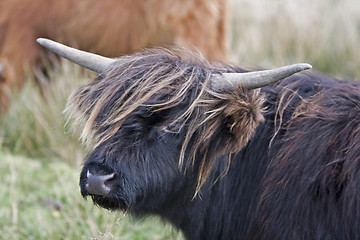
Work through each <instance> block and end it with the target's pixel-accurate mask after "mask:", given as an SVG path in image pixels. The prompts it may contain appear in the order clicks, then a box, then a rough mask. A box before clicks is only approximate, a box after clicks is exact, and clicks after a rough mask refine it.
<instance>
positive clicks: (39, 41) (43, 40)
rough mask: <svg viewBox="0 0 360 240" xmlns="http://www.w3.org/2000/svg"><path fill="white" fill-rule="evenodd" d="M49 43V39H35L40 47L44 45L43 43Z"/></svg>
mask: <svg viewBox="0 0 360 240" xmlns="http://www.w3.org/2000/svg"><path fill="white" fill-rule="evenodd" d="M47 41H50V40H49V39H46V38H38V39H36V42H37V43H39V44H40V45H44V44H45V42H47Z"/></svg>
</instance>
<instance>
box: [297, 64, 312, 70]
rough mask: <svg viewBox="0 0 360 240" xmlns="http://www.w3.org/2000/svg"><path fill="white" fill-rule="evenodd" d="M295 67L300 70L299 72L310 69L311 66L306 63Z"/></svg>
mask: <svg viewBox="0 0 360 240" xmlns="http://www.w3.org/2000/svg"><path fill="white" fill-rule="evenodd" d="M297 66H298V68H299V69H300V71H304V70H309V69H312V66H311V65H310V64H308V63H299V64H297Z"/></svg>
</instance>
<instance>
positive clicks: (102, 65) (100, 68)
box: [36, 38, 115, 73]
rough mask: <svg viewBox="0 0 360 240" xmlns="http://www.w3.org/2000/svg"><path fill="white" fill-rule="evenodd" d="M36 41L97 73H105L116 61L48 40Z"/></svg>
mask: <svg viewBox="0 0 360 240" xmlns="http://www.w3.org/2000/svg"><path fill="white" fill-rule="evenodd" d="M36 41H37V42H38V43H39V44H40V45H42V46H44V47H46V48H47V49H49V50H50V51H52V52H54V53H56V54H58V55H59V56H61V57H64V58H66V59H68V60H70V61H71V62H74V63H76V64H79V65H80V66H82V67H85V68H88V69H90V70H92V71H95V72H97V73H103V72H104V71H105V70H106V69H107V67H108V66H109V65H110V64H111V63H113V62H114V61H115V60H114V59H112V58H107V57H103V56H100V55H96V54H93V53H88V52H84V51H81V50H78V49H75V48H71V47H68V46H65V45H63V44H61V43H57V42H54V41H52V40H49V39H46V38H38V39H37V40H36Z"/></svg>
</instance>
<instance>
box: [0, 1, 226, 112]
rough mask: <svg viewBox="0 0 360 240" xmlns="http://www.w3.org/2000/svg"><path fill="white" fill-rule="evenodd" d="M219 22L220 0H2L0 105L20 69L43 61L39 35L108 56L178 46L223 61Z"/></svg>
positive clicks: (17, 83) (16, 84)
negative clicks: (146, 48) (38, 39)
mask: <svg viewBox="0 0 360 240" xmlns="http://www.w3.org/2000/svg"><path fill="white" fill-rule="evenodd" d="M225 24H226V1H222V0H185V1H166V0H155V1H152V0H140V1H133V0H121V1H117V0H108V1H105V2H104V1H96V0H90V1H75V0H64V1H56V0H49V1H41V0H32V1H30V0H2V1H1V2H0V65H2V66H4V70H3V72H2V73H0V106H2V107H3V108H4V107H6V106H7V105H8V103H9V99H8V98H9V95H11V92H13V91H14V90H16V89H20V88H21V86H22V85H23V83H24V75H25V73H31V72H32V71H33V70H34V68H35V66H36V67H39V66H40V65H39V63H43V65H48V64H49V60H48V56H47V54H45V52H44V51H43V49H42V48H41V47H39V46H38V45H37V44H36V42H35V39H36V38H38V37H40V36H43V37H48V38H52V39H55V40H57V41H61V42H64V43H68V44H71V45H72V46H74V47H78V48H81V49H84V50H89V51H93V52H96V53H100V54H103V55H105V56H110V57H111V56H120V55H123V54H127V53H131V52H135V51H137V50H139V49H141V48H144V47H150V46H165V47H167V46H174V45H181V46H185V47H188V48H195V49H198V50H199V51H200V52H202V53H203V54H204V55H205V56H207V57H208V58H210V59H213V60H224V59H225V58H226V46H225V44H226V43H225V42H226V39H225V38H226V30H225ZM0 111H1V110H0Z"/></svg>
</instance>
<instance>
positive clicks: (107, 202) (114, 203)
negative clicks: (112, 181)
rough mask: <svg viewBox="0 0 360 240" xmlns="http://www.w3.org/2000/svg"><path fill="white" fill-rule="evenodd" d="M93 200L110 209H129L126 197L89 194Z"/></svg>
mask: <svg viewBox="0 0 360 240" xmlns="http://www.w3.org/2000/svg"><path fill="white" fill-rule="evenodd" d="M89 196H90V197H91V199H92V200H93V202H94V204H96V205H98V206H100V207H102V208H106V209H109V210H118V209H122V210H126V209H128V204H127V203H126V201H125V199H123V198H118V197H105V196H99V195H89Z"/></svg>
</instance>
